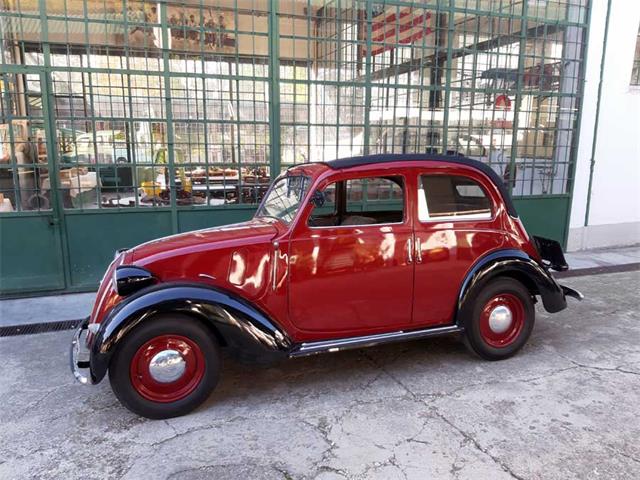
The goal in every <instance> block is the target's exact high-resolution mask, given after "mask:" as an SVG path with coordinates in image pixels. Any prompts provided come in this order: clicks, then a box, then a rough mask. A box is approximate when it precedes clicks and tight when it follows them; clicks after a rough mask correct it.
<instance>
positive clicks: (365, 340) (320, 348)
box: [289, 325, 464, 358]
mask: <svg viewBox="0 0 640 480" xmlns="http://www.w3.org/2000/svg"><path fill="white" fill-rule="evenodd" d="M463 330H464V329H463V328H462V327H459V326H458V325H447V326H446V327H432V328H425V329H422V330H411V331H408V332H406V331H402V330H401V331H399V332H391V333H380V334H378V335H365V336H363V337H350V338H339V339H335V340H322V341H320V342H309V343H301V344H300V345H298V346H296V347H294V348H293V350H291V352H289V358H295V357H306V356H307V355H315V354H318V353H325V352H339V351H341V350H349V349H352V348H364V347H372V346H374V345H382V344H383V343H392V342H400V341H404V340H416V339H418V338H427V337H436V336H440V335H447V334H450V333H459V332H462V331H463Z"/></svg>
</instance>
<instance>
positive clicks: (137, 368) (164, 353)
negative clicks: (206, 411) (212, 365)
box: [129, 334, 206, 403]
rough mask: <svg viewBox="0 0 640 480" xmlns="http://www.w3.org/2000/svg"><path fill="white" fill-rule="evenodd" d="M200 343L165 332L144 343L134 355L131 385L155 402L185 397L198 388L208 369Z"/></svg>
mask: <svg viewBox="0 0 640 480" xmlns="http://www.w3.org/2000/svg"><path fill="white" fill-rule="evenodd" d="M205 366H206V363H205V360H204V355H203V354H202V350H200V347H199V346H198V345H197V344H196V343H195V342H193V341H192V340H191V339H189V338H187V337H184V336H182V335H175V334H173V335H161V336H159V337H155V338H152V339H151V340H149V341H148V342H146V343H145V344H144V345H142V346H141V347H140V348H139V349H138V350H137V351H136V353H135V354H134V355H133V358H132V359H131V368H130V372H129V375H130V376H131V385H132V386H133V388H134V389H135V390H136V392H138V393H139V394H140V395H141V396H142V397H144V398H146V399H147V400H150V401H152V402H161V403H169V402H175V401H177V400H181V399H183V398H185V397H186V396H188V395H189V394H190V393H191V392H193V391H194V390H195V388H196V387H197V386H198V384H199V383H200V382H201V381H202V378H203V377H204V372H205Z"/></svg>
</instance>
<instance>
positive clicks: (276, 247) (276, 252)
mask: <svg viewBox="0 0 640 480" xmlns="http://www.w3.org/2000/svg"><path fill="white" fill-rule="evenodd" d="M278 257H280V243H279V242H273V265H272V267H273V268H272V269H271V290H273V291H274V292H275V291H276V289H277V288H278Z"/></svg>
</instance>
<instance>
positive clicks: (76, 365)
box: [69, 317, 93, 385]
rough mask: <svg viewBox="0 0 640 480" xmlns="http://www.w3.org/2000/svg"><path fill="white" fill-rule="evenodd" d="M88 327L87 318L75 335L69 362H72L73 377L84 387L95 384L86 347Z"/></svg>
mask: <svg viewBox="0 0 640 480" xmlns="http://www.w3.org/2000/svg"><path fill="white" fill-rule="evenodd" d="M88 325H89V318H88V317H87V318H85V319H84V320H83V321H82V323H81V324H80V326H78V328H77V330H76V332H75V333H74V334H73V340H72V341H71V351H70V352H69V361H70V362H71V371H72V372H73V376H74V377H76V380H77V381H78V382H80V383H82V384H83V385H91V384H92V383H93V380H92V378H91V369H90V368H89V349H88V348H87V347H86V334H87V332H88Z"/></svg>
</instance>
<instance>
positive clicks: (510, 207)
mask: <svg viewBox="0 0 640 480" xmlns="http://www.w3.org/2000/svg"><path fill="white" fill-rule="evenodd" d="M409 161H430V162H446V163H452V164H457V165H466V166H468V167H472V168H475V169H476V170H479V171H480V172H482V173H484V174H485V175H486V176H487V177H489V178H490V179H491V181H492V182H493V183H495V185H496V187H498V190H499V191H500V194H501V195H502V198H503V200H504V203H505V205H506V207H507V211H508V212H509V215H511V216H512V217H517V216H518V213H517V212H516V207H515V206H514V204H513V200H512V199H511V195H510V194H509V191H508V190H507V187H506V185H505V184H504V181H503V180H502V178H500V176H499V175H498V174H497V173H496V172H495V171H494V170H493V169H492V168H491V167H490V166H489V165H487V164H486V163H482V162H479V161H478V160H473V159H472V158H467V157H465V156H463V155H438V154H431V153H411V154H391V153H389V154H387V153H383V154H378V155H364V156H360V157H350V158H340V159H337V160H330V161H328V162H324V163H325V164H326V165H327V166H328V167H330V168H333V169H334V170H341V169H343V168H351V167H357V166H360V165H372V164H378V163H393V162H409Z"/></svg>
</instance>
